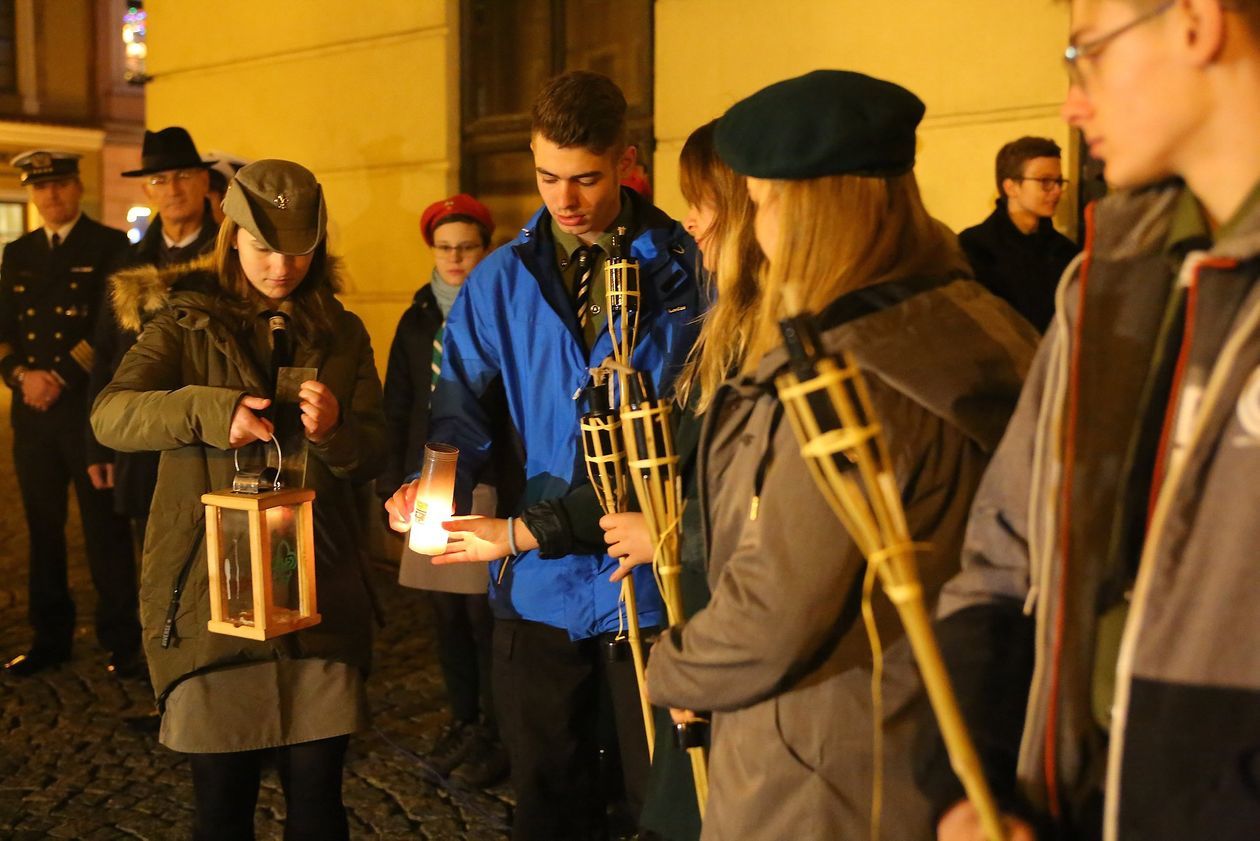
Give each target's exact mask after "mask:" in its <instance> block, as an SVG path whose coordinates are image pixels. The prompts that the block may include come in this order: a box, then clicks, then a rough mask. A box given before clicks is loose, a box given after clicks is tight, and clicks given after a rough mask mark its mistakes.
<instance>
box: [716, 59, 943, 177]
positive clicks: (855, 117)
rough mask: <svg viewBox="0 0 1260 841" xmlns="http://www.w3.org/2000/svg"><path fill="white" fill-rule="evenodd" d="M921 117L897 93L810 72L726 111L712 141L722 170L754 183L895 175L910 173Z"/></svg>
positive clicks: (863, 80) (916, 102)
mask: <svg viewBox="0 0 1260 841" xmlns="http://www.w3.org/2000/svg"><path fill="white" fill-rule="evenodd" d="M923 111H924V107H923V102H922V100H920V99H919V98H918V97H917V96H915V95H914V94H912V93H911V92H910V91H908V90H906V89H905V88H903V87H901V86H900V85H896V84H893V83H892V82H885V81H884V80H882V79H875V78H872V77H870V76H866V75H863V74H862V73H853V72H851V71H848V70H815V71H814V72H812V73H807V74H805V75H804V76H798V77H796V78H795V79H787V80H785V81H782V82H776V83H775V84H773V85H770V86H769V87H767V88H762V89H761V90H759V91H757V93H755V94H753V95H752V96H750V97H748V98H746V99H744V100H741V101H740V102H737V103H735V104H734V105H732V106H731V108H730V110H728V111H727V112H726V113H725V114H724V115H722V119H720V120H719V121H718V125H717V131H716V134H715V135H714V141H715V144H716V146H717V152H718V155H719V156H720V157H721V158H722V160H723V161H725V162H726V164H727V166H729V167H730V168H731V169H733V170H735V171H736V172H738V173H740V174H741V175H751V176H753V177H755V178H782V179H801V178H819V177H822V176H824V175H845V174H849V175H872V176H891V175H900V174H902V173H905V172H909V171H910V170H911V169H912V168H913V167H914V131H915V128H916V127H917V126H918V125H919V121H920V120H922V119H923Z"/></svg>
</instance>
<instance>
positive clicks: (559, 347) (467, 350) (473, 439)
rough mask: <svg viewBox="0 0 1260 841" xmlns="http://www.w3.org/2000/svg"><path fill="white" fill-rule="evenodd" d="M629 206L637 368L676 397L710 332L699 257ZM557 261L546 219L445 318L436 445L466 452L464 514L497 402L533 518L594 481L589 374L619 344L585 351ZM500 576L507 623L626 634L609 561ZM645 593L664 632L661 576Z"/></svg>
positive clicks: (532, 561) (461, 478)
mask: <svg viewBox="0 0 1260 841" xmlns="http://www.w3.org/2000/svg"><path fill="white" fill-rule="evenodd" d="M622 200H623V201H634V202H635V219H636V220H637V222H638V234H637V236H636V237H635V239H634V242H633V244H632V246H631V251H632V254H633V256H634V257H635V258H637V259H638V260H639V263H640V279H641V286H642V292H643V302H642V312H641V314H640V317H639V340H638V347H637V349H636V350H635V353H634V357H633V363H634V367H635V368H636V369H638V370H639V371H643V372H647V373H650V375H651V377H652V379H653V381H654V383H655V384H656V386H657V388H658V393H666V392H669V391H671V390H672V383H673V381H674V378H675V377H676V376H677V375H678V372H679V370H680V369H681V368H682V364H683V362H684V360H685V359H686V357H687V353H688V351H689V350H690V349H691V345H692V343H693V342H694V341H695V338H696V334H697V332H698V330H699V325H698V323H697V320H698V317H699V316H700V314H701V296H700V292H699V288H698V285H697V283H696V278H695V267H696V266H697V265H698V261H697V258H696V249H695V243H694V241H693V240H692V239H691V237H690V236H688V235H687V234H686V233H685V232H684V231H683V229H682V226H681V225H679V224H678V223H677V222H675V221H674V220H672V219H670V218H669V217H668V216H666V215H665V214H664V213H663V212H662V211H660V210H658V209H657V208H655V207H653V206H652V205H651V204H648V203H647V202H645V201H643V200H642V199H640V198H639V197H638V196H637V194H634V193H632V192H631V191H629V190H624V189H623V190H622ZM555 255H556V246H555V240H554V238H553V236H552V234H551V216H550V214H549V213H548V212H547V210H546V208H543V209H541V210H539V211H538V213H536V214H535V215H534V217H533V218H532V219H531V220H530V221H529V223H528V224H527V225H526V226H525V228H523V229H522V230H521V232H520V234H519V235H518V236H517V237H516V239H514V240H513V241H512V242H510V243H508V244H506V245H504V246H503V247H501V248H499V249H497V250H495V251H494V252H493V253H491V254H490V255H489V256H488V257H486V259H485V260H483V261H482V262H481V263H480V264H479V265H478V266H477V268H476V269H474V270H473V272H472V273H471V275H470V276H469V278H468V280H467V281H466V282H465V284H464V287H463V288H462V289H461V290H460V293H459V297H458V298H456V300H455V304H454V306H453V307H452V308H451V312H450V315H449V316H448V318H447V323H446V324H447V326H446V331H445V335H444V336H443V356H442V373H441V378H440V380H439V382H438V386H437V390H436V391H435V392H434V395H433V416H432V428H431V431H430V439H431V440H433V441H442V442H446V443H450V444H454V445H455V446H457V447H459V451H460V458H459V468H458V477H457V481H456V491H455V498H456V510H457V511H460V512H465V511H467V510H468V509H469V503H470V500H471V493H472V487H473V476H475V475H476V473H477V470H478V468H479V467H480V466H481V465H482V463H483V462H484V461H485V460H486V458H487V456H488V454H489V452H490V444H491V432H490V423H489V420H488V418H487V416H486V413H485V412H484V410H483V408H482V405H483V398H484V397H485V396H486V394H487V392H488V391H489V390H490V389H492V388H502V389H503V391H504V392H505V393H506V397H507V403H508V408H509V411H510V414H511V420H512V424H513V426H514V427H515V431H516V433H517V434H518V435H519V437H520V444H521V445H522V448H523V451H524V463H525V493H524V498H523V499H522V500H521V507H522V508H524V507H525V506H528V505H531V504H533V503H535V502H539V501H542V500H545V499H554V498H557V497H561V496H564V495H565V494H566V493H568V492H569V491H570V490H571V489H573V488H574V487H575V486H577V485H579V484H581V483H585V482H586V481H587V477H586V468H585V465H584V462H583V456H582V442H581V437H580V434H579V429H578V421H579V419H580V418H581V416H582V414H583V413H584V412H586V411H587V407H586V405H585V400H584V399H583V398H582V396H581V390H582V389H583V388H584V387H585V386H586V385H587V383H588V381H589V379H590V369H591V368H594V367H596V366H598V365H599V364H600V363H601V362H602V361H603V360H604V359H605V358H606V357H608V356H609V355H610V354H611V353H612V340H611V339H610V337H609V334H608V332H607V329H605V330H603V331H602V332H601V333H600V334H599V336H598V337H597V338H596V341H595V344H594V347H593V348H591V350H590V352H589V353H588V352H587V351H586V349H585V342H584V341H583V339H582V334H581V332H580V330H579V329H578V323H577V317H576V315H575V313H574V306H573V302H572V299H571V297H570V293H569V292H568V290H567V289H566V288H565V285H564V281H563V279H562V278H561V276H560V273H559V270H558V268H557V267H556V256H555ZM502 563H504V562H495V563H494V564H492V565H491V569H490V573H491V574H490V582H491V583H490V602H491V606H492V608H493V610H494V613H495V615H496V616H498V617H500V618H504V619H526V620H529V621H533V622H542V623H544V624H547V625H551V626H553V627H556V628H563V629H564V630H566V631H568V632H569V636H570V638H572V639H575V640H577V639H584V638H587V637H592V636H595V635H596V634H600V633H604V632H607V631H616V630H618V627H619V624H620V623H619V618H620V617H619V609H618V596H619V594H620V590H621V588H620V585H618V584H612V583H610V582H609V581H608V576H609V575H611V574H612V572H613V570H614V569H616V567H617V562H616V561H614V560H613V559H612V558H610V557H608V556H607V555H603V556H596V555H566V556H564V557H562V558H553V559H546V560H544V559H542V558H540V557H539V556H538V553H537V552H536V551H531V552H525V553H522V554H521V555H519V556H518V557H517V558H516V559H515V560H513V561H511V562H510V563H509V565H508V569H507V571H506V572H505V573H504V575H503V579H502V581H498V578H499V573H500V566H501V565H502ZM635 590H636V594H637V595H638V607H639V621H640V623H641V624H642V625H643V626H644V627H650V626H652V625H661V624H663V623H664V613H663V611H662V607H661V600H660V594H659V593H658V591H657V588H656V584H655V582H654V581H653V579H652V572H651V569H650V568H648V567H639V568H637V569H636V570H635Z"/></svg>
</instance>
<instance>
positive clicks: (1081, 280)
mask: <svg viewBox="0 0 1260 841" xmlns="http://www.w3.org/2000/svg"><path fill="white" fill-rule="evenodd" d="M1085 222H1086V228H1085V248H1084V249H1083V250H1082V253H1083V254H1084V256H1083V257H1082V259H1081V270H1080V274H1079V275H1078V280H1077V285H1078V286H1079V289H1078V291H1077V295H1078V297H1077V307H1076V330H1075V332H1074V333H1073V334H1072V335H1071V336H1070V337H1069V339H1070V342H1071V344H1070V347H1071V352H1070V355H1069V358H1068V359H1069V361H1068V390H1067V400H1068V403H1067V429H1066V430H1065V434H1064V439H1063V440H1064V444H1063V475H1062V482H1063V484H1062V487H1061V492H1060V499H1059V504H1060V505H1061V506H1062V512H1061V514H1060V517H1059V529H1060V532H1059V534H1060V537H1059V541H1060V543H1059V545H1060V551H1059V557H1060V558H1061V559H1062V564H1061V569H1060V571H1059V586H1058V593H1057V596H1058V598H1057V599H1056V600H1055V611H1054V616H1053V617H1051V621H1052V622H1053V632H1052V636H1051V640H1050V687H1049V697H1048V699H1047V701H1048V709H1047V710H1046V732H1045V740H1044V742H1043V744H1042V750H1043V752H1044V756H1043V760H1044V763H1043V768H1042V773H1044V774H1045V778H1046V780H1045V782H1046V803H1047V805H1048V806H1049V809H1050V815H1051V816H1052V817H1053V818H1055V819H1056V820H1058V819H1060V818H1061V817H1062V816H1063V807H1062V803H1061V802H1060V797H1059V775H1058V767H1057V766H1058V744H1057V741H1058V734H1059V721H1058V718H1059V678H1060V675H1061V667H1062V663H1063V631H1064V627H1063V625H1064V622H1065V619H1066V607H1065V600H1066V595H1067V580H1068V573H1069V571H1070V569H1071V565H1070V563H1069V560H1070V557H1069V556H1070V554H1071V547H1072V532H1071V521H1072V517H1071V509H1072V505H1071V503H1072V476H1073V473H1074V472H1075V470H1074V469H1073V467H1074V464H1073V462H1074V460H1075V458H1076V423H1077V413H1078V411H1079V409H1080V405H1079V401H1080V375H1081V343H1082V339H1083V337H1084V335H1085V329H1084V324H1085V290H1086V289H1087V288H1088V286H1089V269H1090V267H1091V266H1092V264H1093V246H1094V205H1093V204H1091V205H1090V206H1089V207H1087V208H1086V209H1085Z"/></svg>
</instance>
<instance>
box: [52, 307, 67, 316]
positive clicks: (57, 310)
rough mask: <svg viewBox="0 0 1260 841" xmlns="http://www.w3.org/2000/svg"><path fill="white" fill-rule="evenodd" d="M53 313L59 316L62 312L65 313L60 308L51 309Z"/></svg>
mask: <svg viewBox="0 0 1260 841" xmlns="http://www.w3.org/2000/svg"><path fill="white" fill-rule="evenodd" d="M53 312H55V313H57V315H61V314H62V313H63V312H65V310H63V309H62V308H61V307H53Z"/></svg>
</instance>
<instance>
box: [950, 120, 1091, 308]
mask: <svg viewBox="0 0 1260 841" xmlns="http://www.w3.org/2000/svg"><path fill="white" fill-rule="evenodd" d="M1061 157H1062V153H1061V152H1060V151H1059V144H1057V143H1055V142H1054V141H1053V140H1051V139H1049V138H1046V137H1021V138H1019V139H1018V140H1013V141H1011V142H1010V143H1007V144H1006V145H1005V146H1003V147H1002V149H1001V151H999V152H998V155H997V188H998V196H999V198H998V200H997V208H996V209H995V210H994V211H993V212H992V213H991V214H989V218H988V219H985V220H984V221H983V222H981V223H980V224H979V225H976V226H975V227H973V228H968V229H967V230H965V231H963V232H962V233H961V234H959V235H958V240H959V242H960V243H961V244H962V247H963V250H964V251H966V252H967V259H968V260H970V261H971V266H972V268H973V269H975V273H976V280H978V281H980V283H982V284H984V285H985V286H986V287H987V288H988V289H989V291H990V292H992V293H993V294H994V295H997V296H998V297H1000V298H1002V299H1003V300H1005V301H1006V302H1007V303H1009V304H1010V305H1011V306H1012V307H1014V308H1015V311H1016V312H1018V313H1019V314H1020V315H1022V316H1023V317H1024V318H1026V319H1028V321H1029V323H1031V324H1032V326H1034V327H1036V328H1037V330H1038V331H1040V332H1042V333H1044V332H1045V331H1046V328H1047V327H1048V326H1049V325H1050V317H1051V316H1052V315H1054V290H1055V288H1056V287H1057V286H1058V284H1059V277H1060V275H1062V274H1063V270H1064V269H1066V268H1067V266H1068V263H1070V262H1072V258H1073V257H1075V256H1076V253H1077V252H1078V251H1079V250H1080V249H1079V248H1077V246H1076V243H1074V242H1072V240H1070V239H1068V238H1067V237H1065V236H1064V235H1063V234H1061V233H1059V232H1058V231H1057V230H1055V227H1054V211H1055V209H1056V208H1058V206H1059V200H1060V199H1062V198H1063V189H1064V187H1065V186H1066V185H1067V180H1066V179H1065V178H1064V177H1063V165H1062V162H1061V160H1060V158H1061Z"/></svg>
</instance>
